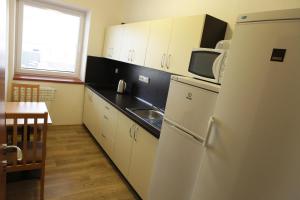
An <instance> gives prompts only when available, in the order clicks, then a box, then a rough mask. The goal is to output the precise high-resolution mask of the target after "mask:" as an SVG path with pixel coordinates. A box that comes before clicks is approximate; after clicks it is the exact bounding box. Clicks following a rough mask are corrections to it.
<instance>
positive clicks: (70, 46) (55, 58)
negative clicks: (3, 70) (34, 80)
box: [21, 5, 81, 73]
mask: <svg viewBox="0 0 300 200" xmlns="http://www.w3.org/2000/svg"><path fill="white" fill-rule="evenodd" d="M80 29H81V18H80V16H76V15H71V14H68V13H63V12H60V11H57V10H54V9H47V8H40V7H34V6H31V5H24V7H23V21H22V52H21V70H22V69H25V70H29V69H30V70H39V71H54V72H71V73H74V72H75V70H76V65H77V64H78V58H77V57H78V56H79V55H78V52H79V51H80V50H79V46H80V45H79V42H80V39H81V38H80Z"/></svg>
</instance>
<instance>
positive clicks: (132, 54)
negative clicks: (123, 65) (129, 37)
mask: <svg viewBox="0 0 300 200" xmlns="http://www.w3.org/2000/svg"><path fill="white" fill-rule="evenodd" d="M134 58H135V50H134V49H132V53H131V62H133V61H134Z"/></svg>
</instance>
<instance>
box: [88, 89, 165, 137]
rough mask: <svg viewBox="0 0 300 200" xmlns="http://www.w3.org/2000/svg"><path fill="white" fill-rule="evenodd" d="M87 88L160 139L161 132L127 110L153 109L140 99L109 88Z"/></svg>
mask: <svg viewBox="0 0 300 200" xmlns="http://www.w3.org/2000/svg"><path fill="white" fill-rule="evenodd" d="M86 87H88V88H89V89H91V90H92V91H94V92H95V93H96V94H97V95H98V96H100V97H101V98H102V99H104V100H105V101H107V102H108V103H110V104H111V105H112V106H114V107H115V108H116V109H117V110H119V111H120V112H122V113H123V114H125V115H126V116H127V117H129V118H130V119H131V120H133V121H134V122H136V123H137V124H138V125H140V126H141V127H143V128H144V129H145V130H147V131H148V132H149V133H150V134H152V135H153V136H154V137H156V138H159V136H160V130H159V129H158V128H156V127H154V126H152V125H150V124H149V123H147V122H145V121H143V120H142V119H140V118H138V117H137V116H135V115H133V114H132V113H130V112H129V111H127V110H126V108H142V109H151V108H152V107H151V106H150V105H148V104H147V103H145V102H143V101H141V100H139V99H138V98H136V97H134V96H131V95H130V94H126V93H125V94H118V93H117V92H116V91H115V90H114V89H112V88H108V87H100V86H96V85H92V84H86Z"/></svg>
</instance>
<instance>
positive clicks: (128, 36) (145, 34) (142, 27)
mask: <svg viewBox="0 0 300 200" xmlns="http://www.w3.org/2000/svg"><path fill="white" fill-rule="evenodd" d="M123 29H124V30H123V31H124V32H123V34H124V35H123V47H122V50H121V57H120V60H121V61H123V62H128V63H132V64H136V65H142V66H144V64H145V55H146V49H147V45H148V38H149V31H150V23H149V22H138V23H132V24H126V25H123Z"/></svg>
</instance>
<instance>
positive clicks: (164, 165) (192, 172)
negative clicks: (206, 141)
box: [149, 121, 203, 200]
mask: <svg viewBox="0 0 300 200" xmlns="http://www.w3.org/2000/svg"><path fill="white" fill-rule="evenodd" d="M202 150H203V145H202V143H201V142H199V141H198V140H196V139H195V138H194V137H192V136H190V135H189V134H187V133H185V132H183V131H181V130H180V129H178V128H176V127H175V126H174V125H172V124H171V123H168V122H166V121H164V123H163V127H162V134H161V137H160V139H159V145H158V150H157V157H156V161H155V164H154V171H153V175H152V179H151V184H150V190H149V191H150V192H149V200H187V199H190V198H191V194H192V191H193V188H194V187H193V186H194V183H195V180H196V175H197V172H198V169H199V164H200V159H201V155H202Z"/></svg>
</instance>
